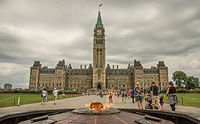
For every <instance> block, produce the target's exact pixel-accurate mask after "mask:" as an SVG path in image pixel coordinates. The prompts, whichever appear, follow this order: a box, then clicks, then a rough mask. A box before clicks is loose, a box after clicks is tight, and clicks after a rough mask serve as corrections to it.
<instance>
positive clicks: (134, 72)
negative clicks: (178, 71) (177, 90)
mask: <svg viewBox="0 0 200 124" xmlns="http://www.w3.org/2000/svg"><path fill="white" fill-rule="evenodd" d="M105 44H106V40H105V29H104V26H103V24H102V20H101V13H100V12H98V18H97V24H96V25H95V27H94V40H93V65H92V64H89V66H88V67H87V66H86V65H85V66H84V68H83V67H82V65H80V68H79V69H72V66H71V64H69V66H67V65H66V64H65V61H64V60H63V61H59V62H58V64H57V66H56V67H55V68H48V67H47V66H44V67H42V65H41V64H40V61H35V62H34V64H33V66H32V67H31V68H30V82H29V88H30V89H32V90H41V89H42V88H44V87H45V88H47V89H53V88H55V87H56V88H59V89H62V90H66V91H79V92H85V91H88V90H90V89H102V90H106V89H110V88H113V89H115V90H122V89H126V90H129V89H133V88H134V87H135V84H136V82H139V83H140V84H141V85H142V86H144V87H145V89H149V87H150V85H151V82H153V81H154V82H155V83H156V84H157V85H158V86H159V87H160V89H161V90H163V89H166V87H167V84H168V67H166V66H165V64H164V62H163V61H159V62H158V64H157V66H156V67H155V66H152V67H151V68H143V66H142V64H141V63H140V61H136V60H135V61H134V64H133V65H128V67H127V68H126V69H119V67H118V65H117V66H116V68H114V65H113V67H112V68H111V67H110V65H109V64H107V65H106V59H105V58H106V55H105V52H106V48H105Z"/></svg>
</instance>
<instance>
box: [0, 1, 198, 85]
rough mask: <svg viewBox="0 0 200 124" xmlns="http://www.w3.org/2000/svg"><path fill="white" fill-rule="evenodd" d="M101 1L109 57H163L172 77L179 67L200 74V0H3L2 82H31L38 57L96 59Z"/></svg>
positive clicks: (76, 61) (122, 63)
mask: <svg viewBox="0 0 200 124" xmlns="http://www.w3.org/2000/svg"><path fill="white" fill-rule="evenodd" d="M99 1H100V2H101V1H103V2H102V3H103V6H102V8H101V15H102V21H103V24H104V27H105V30H106V62H107V63H109V64H111V65H112V64H115V65H117V64H118V65H119V67H120V68H126V67H127V65H128V64H129V63H130V64H133V61H134V59H137V60H140V61H141V63H142V65H143V67H145V68H148V67H151V66H155V65H156V64H157V63H158V61H160V60H163V61H165V64H166V66H168V67H169V79H171V75H172V73H173V72H174V71H176V70H182V71H184V72H186V74H188V75H193V76H198V77H200V75H199V74H200V57H199V55H200V0H0V87H3V84H4V83H6V82H10V83H13V85H14V87H23V88H25V87H28V82H29V74H30V66H32V65H33V62H34V61H35V60H40V61H41V63H42V65H46V66H48V67H55V65H56V64H57V63H58V61H59V60H62V59H65V61H66V63H67V64H69V63H71V64H72V66H73V67H74V68H79V65H80V64H83V65H84V64H87V65H88V64H90V63H92V45H93V44H92V42H93V36H92V35H93V29H94V26H95V24H96V20H97V13H98V4H99V3H100V2H99Z"/></svg>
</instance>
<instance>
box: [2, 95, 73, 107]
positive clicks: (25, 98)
mask: <svg viewBox="0 0 200 124" xmlns="http://www.w3.org/2000/svg"><path fill="white" fill-rule="evenodd" d="M10 97H11V98H10ZM18 97H20V105H23V104H30V103H38V102H41V94H0V108H1V107H8V106H14V105H17V103H18ZM70 97H76V95H65V96H62V95H58V99H64V98H70ZM8 98H10V99H8ZM5 99H8V100H5ZM2 100H3V101H2ZM4 100H5V101H4ZM52 100H53V96H52V95H48V97H47V101H52Z"/></svg>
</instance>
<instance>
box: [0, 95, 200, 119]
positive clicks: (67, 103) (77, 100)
mask: <svg viewBox="0 0 200 124" xmlns="http://www.w3.org/2000/svg"><path fill="white" fill-rule="evenodd" d="M93 101H99V102H102V103H103V104H105V103H106V101H107V97H103V98H100V97H99V96H96V95H91V96H81V97H74V98H68V99H62V100H58V101H57V104H56V105H54V104H53V101H50V102H47V103H46V105H40V103H34V104H27V105H21V106H13V107H5V108H0V115H5V114H11V113H13V112H14V113H15V112H16V113H18V112H26V111H35V110H48V109H68V108H82V107H85V104H89V103H91V102H93ZM112 107H113V108H137V103H134V104H133V103H131V99H126V103H124V102H122V101H121V97H119V98H118V97H117V96H114V104H113V105H112ZM164 109H165V111H170V106H169V105H168V104H165V105H164ZM176 110H177V111H181V112H187V113H196V114H200V108H194V107H186V106H176Z"/></svg>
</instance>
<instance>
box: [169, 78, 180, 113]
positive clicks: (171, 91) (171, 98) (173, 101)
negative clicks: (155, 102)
mask: <svg viewBox="0 0 200 124" xmlns="http://www.w3.org/2000/svg"><path fill="white" fill-rule="evenodd" d="M166 94H167V96H168V101H169V104H170V106H171V109H172V111H175V110H176V107H175V105H176V104H178V99H177V97H176V88H175V87H174V84H173V82H172V81H170V82H169V88H168V89H167V93H166Z"/></svg>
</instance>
